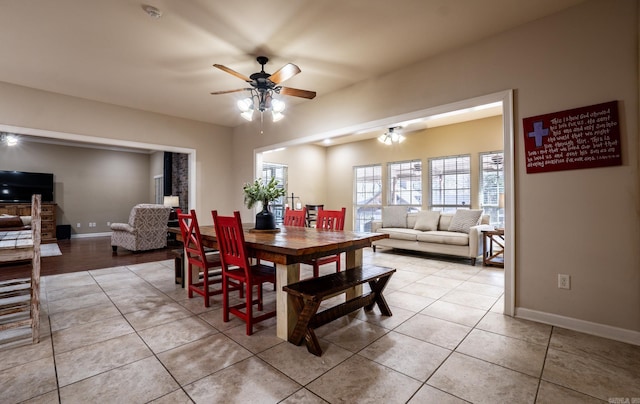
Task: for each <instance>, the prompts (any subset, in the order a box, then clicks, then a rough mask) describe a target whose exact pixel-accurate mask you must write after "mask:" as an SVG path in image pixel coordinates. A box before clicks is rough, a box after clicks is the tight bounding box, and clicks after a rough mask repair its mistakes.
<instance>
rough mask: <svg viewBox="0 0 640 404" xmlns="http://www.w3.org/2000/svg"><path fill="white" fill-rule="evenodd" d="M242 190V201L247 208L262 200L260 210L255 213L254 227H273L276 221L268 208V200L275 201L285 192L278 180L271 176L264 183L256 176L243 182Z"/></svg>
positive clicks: (261, 228) (267, 228)
mask: <svg viewBox="0 0 640 404" xmlns="http://www.w3.org/2000/svg"><path fill="white" fill-rule="evenodd" d="M242 190H243V191H244V203H245V205H247V208H249V209H251V208H253V207H254V206H255V204H256V203H258V202H262V211H260V212H258V214H256V229H257V230H272V229H275V228H276V221H275V218H274V216H273V213H271V211H270V210H269V202H271V201H275V200H276V199H278V198H279V197H281V196H284V195H285V193H286V191H285V189H284V188H280V187H278V180H277V179H275V177H271V179H270V180H269V182H267V183H266V184H265V183H263V181H262V178H258V179H256V180H255V181H254V182H252V183H249V182H248V183H246V184H244V187H243V188H242Z"/></svg>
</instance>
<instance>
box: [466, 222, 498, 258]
mask: <svg viewBox="0 0 640 404" xmlns="http://www.w3.org/2000/svg"><path fill="white" fill-rule="evenodd" d="M483 230H493V226H490V225H488V224H480V225H477V226H471V228H470V229H469V257H470V258H475V257H477V256H478V255H481V254H484V251H482V231H483Z"/></svg>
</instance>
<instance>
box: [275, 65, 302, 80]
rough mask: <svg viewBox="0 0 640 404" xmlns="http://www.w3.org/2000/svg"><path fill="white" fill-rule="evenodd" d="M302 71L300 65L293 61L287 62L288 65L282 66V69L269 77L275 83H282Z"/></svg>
mask: <svg viewBox="0 0 640 404" xmlns="http://www.w3.org/2000/svg"><path fill="white" fill-rule="evenodd" d="M300 72H301V70H300V68H299V67H298V66H296V65H294V64H293V63H287V64H286V65H284V66H282V68H280V70H278V71H277V72H275V73H273V74H272V75H271V76H270V77H269V80H271V81H272V82H274V83H275V84H278V83H282V82H283V81H285V80H289V79H290V78H291V77H293V76H295V75H296V74H298V73H300Z"/></svg>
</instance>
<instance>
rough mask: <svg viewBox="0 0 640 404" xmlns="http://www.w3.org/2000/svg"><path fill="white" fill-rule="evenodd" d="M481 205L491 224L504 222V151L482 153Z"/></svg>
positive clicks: (497, 224) (496, 224)
mask: <svg viewBox="0 0 640 404" xmlns="http://www.w3.org/2000/svg"><path fill="white" fill-rule="evenodd" d="M480 205H481V206H482V209H484V213H485V214H487V215H489V216H490V217H491V224H492V225H494V226H497V227H503V223H504V153H503V152H502V151H496V152H489V153H480Z"/></svg>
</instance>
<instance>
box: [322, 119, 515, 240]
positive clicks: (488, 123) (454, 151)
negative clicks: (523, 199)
mask: <svg viewBox="0 0 640 404" xmlns="http://www.w3.org/2000/svg"><path fill="white" fill-rule="evenodd" d="M502 147H503V146H502V117H500V116H497V117H492V118H486V119H480V120H476V121H471V122H466V123H462V124H457V125H448V126H440V127H436V128H431V129H427V130H423V131H417V132H412V133H408V134H406V140H405V141H404V142H402V143H400V144H398V145H391V146H386V145H384V144H382V143H380V142H378V140H377V139H370V140H364V141H360V142H355V143H348V144H344V145H338V146H333V147H329V148H328V149H327V179H329V178H334V179H339V181H329V182H330V185H329V187H330V188H331V192H329V193H328V194H327V196H326V198H325V200H326V201H327V204H328V205H329V206H330V207H332V209H335V208H339V207H343V206H345V207H346V208H347V221H346V222H347V223H346V224H345V228H348V229H352V227H353V167H354V166H362V165H370V164H381V165H382V176H383V194H384V195H386V194H387V187H386V178H387V170H386V163H390V162H397V161H406V160H416V159H419V160H422V167H423V170H422V171H423V173H424V177H423V178H424V180H423V195H422V197H423V201H424V204H423V205H424V206H425V208H426V206H427V205H428V193H429V192H428V190H429V189H428V185H427V177H428V164H427V159H429V158H431V157H444V156H453V155H458V154H471V167H472V170H471V173H472V178H471V184H472V189H471V205H472V207H473V208H478V207H479V203H478V192H479V189H478V181H479V179H478V178H479V176H478V167H479V164H480V163H479V156H478V153H480V152H489V151H496V150H502ZM385 200H386V198H385ZM385 205H386V203H385Z"/></svg>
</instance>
